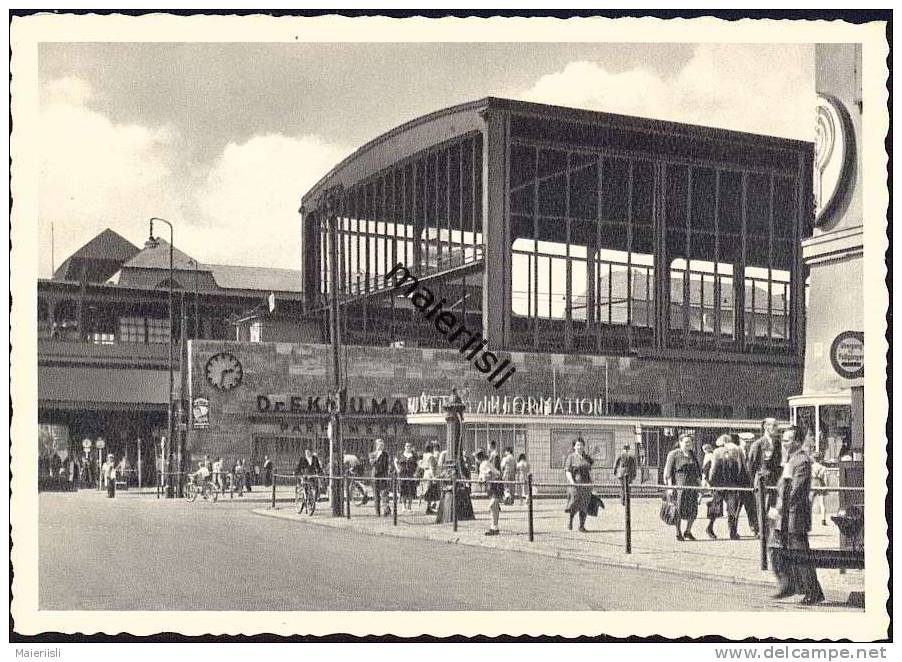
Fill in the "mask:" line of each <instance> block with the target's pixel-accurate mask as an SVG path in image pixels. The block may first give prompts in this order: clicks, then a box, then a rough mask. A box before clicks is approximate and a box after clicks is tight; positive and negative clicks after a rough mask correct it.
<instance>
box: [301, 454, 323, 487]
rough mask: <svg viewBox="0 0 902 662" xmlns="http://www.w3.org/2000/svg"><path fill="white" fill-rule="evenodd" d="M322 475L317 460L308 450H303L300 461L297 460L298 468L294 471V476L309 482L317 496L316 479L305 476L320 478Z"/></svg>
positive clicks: (317, 485)
mask: <svg viewBox="0 0 902 662" xmlns="http://www.w3.org/2000/svg"><path fill="white" fill-rule="evenodd" d="M322 473H323V467H322V465H321V464H320V463H319V458H318V457H317V456H316V453H314V452H313V451H312V450H310V449H309V448H306V449H304V454H303V455H302V456H301V459H300V460H298V466H297V468H296V469H295V470H294V475H295V476H298V477H300V476H304V477H305V478H304V479H303V480H305V481H307V480H309V481H310V484H311V485H312V486H313V487H314V488H315V489H316V491H317V494H318V493H319V481H318V480H317V479H316V478H307V476H321V475H322Z"/></svg>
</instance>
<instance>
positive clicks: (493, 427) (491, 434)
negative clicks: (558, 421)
mask: <svg viewBox="0 0 902 662" xmlns="http://www.w3.org/2000/svg"><path fill="white" fill-rule="evenodd" d="M492 441H494V442H495V444H496V446H497V448H498V452H499V453H502V452H503V451H504V449H505V448H507V447H508V446H511V447H512V448H513V449H514V457H517V456H519V455H520V453H526V454H527V457H528V456H529V448H528V444H527V440H526V427H525V426H522V425H498V424H492V423H484V424H481V423H467V424H466V425H465V426H464V436H463V443H464V453H465V454H468V455H472V454H473V453H474V452H475V451H476V450H478V449H480V448H482V449H487V448H488V447H489V443H490V442H492Z"/></svg>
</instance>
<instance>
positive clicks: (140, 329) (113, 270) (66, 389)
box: [37, 229, 304, 480]
mask: <svg viewBox="0 0 902 662" xmlns="http://www.w3.org/2000/svg"><path fill="white" fill-rule="evenodd" d="M169 284H170V276H169V244H168V243H167V242H166V241H163V240H162V239H158V240H157V242H155V243H151V242H148V244H146V245H145V246H144V247H143V248H138V247H137V246H135V245H133V244H132V243H131V242H129V241H128V240H126V239H125V238H123V237H122V236H120V235H119V234H117V233H116V232H114V231H112V230H109V229H107V230H104V231H103V232H101V233H100V234H99V235H97V236H96V237H95V238H93V239H92V240H91V241H89V242H88V243H87V244H85V245H84V246H83V247H82V248H80V249H79V250H77V251H76V252H75V253H73V254H72V256H71V257H69V258H68V259H67V260H65V261H64V262H63V263H62V264H61V265H60V267H59V268H58V269H57V270H56V271H55V272H54V274H53V277H52V278H50V279H39V280H38V290H37V295H38V356H37V361H38V420H39V423H40V424H41V425H42V430H44V431H47V430H52V431H53V434H52V435H51V436H50V437H48V436H47V435H46V434H45V435H44V437H47V438H53V439H54V440H55V443H56V447H57V448H58V449H59V450H61V451H65V452H67V453H69V452H75V453H78V454H79V455H80V454H81V453H82V441H83V440H84V439H86V438H87V439H90V440H92V441H95V440H96V439H97V438H98V437H101V438H103V439H104V441H105V443H106V449H107V450H105V451H104V452H113V453H116V454H117V455H123V454H126V453H127V454H128V456H129V458H130V460H131V461H132V462H135V461H136V460H137V456H138V440H139V439H140V440H141V446H142V448H141V453H142V459H143V460H145V462H144V464H145V467H144V477H145V478H146V479H147V480H152V479H153V476H154V463H153V461H151V460H148V459H147V458H151V459H152V458H153V453H154V448H155V441H156V440H158V439H159V437H160V435H161V434H165V431H166V428H167V402H168V396H167V390H168V373H169V362H168V357H169V350H168V343H169V342H173V343H176V344H177V343H178V342H179V338H180V334H181V320H182V308H183V307H184V320H185V325H186V328H185V336H186V338H187V339H199V338H204V339H215V340H223V341H225V340H236V339H238V338H241V337H242V333H244V335H245V337H246V336H247V329H246V328H245V327H243V326H242V324H241V320H242V318H244V317H246V316H247V313H248V311H250V310H253V309H255V308H256V307H257V306H259V305H261V304H263V303H265V302H266V301H267V299H268V298H269V295H270V294H272V295H273V296H274V299H275V300H276V302H277V306H276V311H277V314H275V315H271V316H270V318H269V319H267V320H266V321H260V322H259V323H258V326H257V330H258V333H259V335H261V337H263V336H265V337H266V338H268V339H279V340H286V341H289V340H293V341H300V340H303V339H304V338H303V337H302V336H299V335H298V331H297V327H296V326H295V327H294V328H292V329H290V330H285V329H284V328H282V329H281V332H282V333H284V335H283V336H279V335H277V334H273V333H272V332H271V331H272V329H270V327H271V326H272V327H279V322H278V318H279V317H281V316H294V317H297V316H299V314H300V310H301V305H302V304H301V285H302V284H301V278H300V272H299V271H292V270H288V269H272V268H263V267H241V266H233V265H212V264H203V263H200V262H199V261H197V260H195V259H194V258H192V257H190V256H188V255H186V254H185V253H183V252H182V251H180V250H178V249H177V248H175V249H174V250H173V277H172V285H173V288H174V290H175V297H174V307H173V323H174V325H173V327H172V328H170V326H169V309H168V306H169ZM264 328H265V329H266V330H265V331H263V329H264ZM174 354H175V361H176V364H175V370H176V379H175V382H176V389H177V390H178V388H179V384H180V377H179V374H180V373H179V372H178V370H179V368H180V366H179V364H178V358H179V354H180V352H179V351H178V349H176V351H175V352H174ZM156 449H157V452H158V451H159V448H158V446H157V447H156ZM95 453H96V451H95Z"/></svg>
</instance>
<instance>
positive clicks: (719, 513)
mask: <svg viewBox="0 0 902 662" xmlns="http://www.w3.org/2000/svg"><path fill="white" fill-rule="evenodd" d="M705 513H706V514H707V516H708V519H717V518H718V517H723V499H720V498H718V497H717V496H716V495H715V496H712V497H711V498H710V499H709V500H708V503H707V504H706V506H705Z"/></svg>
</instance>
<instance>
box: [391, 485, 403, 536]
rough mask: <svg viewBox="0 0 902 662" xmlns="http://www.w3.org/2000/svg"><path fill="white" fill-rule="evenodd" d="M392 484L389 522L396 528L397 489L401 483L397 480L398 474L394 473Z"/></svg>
mask: <svg viewBox="0 0 902 662" xmlns="http://www.w3.org/2000/svg"><path fill="white" fill-rule="evenodd" d="M392 483H393V484H394V487H393V489H392V497H391V500H392V510H391V522H392V525H393V526H398V489H399V488H400V485H401V482H400V481H399V480H398V474H397V472H396V473H395V475H394V477H393V478H392Z"/></svg>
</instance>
